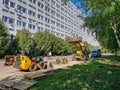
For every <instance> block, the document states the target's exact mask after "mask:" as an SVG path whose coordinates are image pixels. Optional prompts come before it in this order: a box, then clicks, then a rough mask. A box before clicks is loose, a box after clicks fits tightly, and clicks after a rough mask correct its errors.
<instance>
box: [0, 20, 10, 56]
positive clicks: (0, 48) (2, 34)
mask: <svg viewBox="0 0 120 90" xmlns="http://www.w3.org/2000/svg"><path fill="white" fill-rule="evenodd" d="M8 44H9V35H8V32H7V28H6V26H5V25H4V23H3V22H2V21H1V20H0V56H2V55H3V54H4V53H5V51H6V50H7V48H8Z"/></svg>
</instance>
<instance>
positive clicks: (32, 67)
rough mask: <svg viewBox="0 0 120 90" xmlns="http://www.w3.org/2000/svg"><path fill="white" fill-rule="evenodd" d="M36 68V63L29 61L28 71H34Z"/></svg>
mask: <svg viewBox="0 0 120 90" xmlns="http://www.w3.org/2000/svg"><path fill="white" fill-rule="evenodd" d="M36 70H37V65H36V63H34V62H33V63H31V65H30V67H29V71H30V72H33V71H36Z"/></svg>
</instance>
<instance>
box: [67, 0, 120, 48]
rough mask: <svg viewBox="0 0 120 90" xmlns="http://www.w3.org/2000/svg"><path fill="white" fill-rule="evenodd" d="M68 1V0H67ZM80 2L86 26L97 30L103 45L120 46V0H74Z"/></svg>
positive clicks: (108, 46) (107, 46) (106, 46)
mask: <svg viewBox="0 0 120 90" xmlns="http://www.w3.org/2000/svg"><path fill="white" fill-rule="evenodd" d="M65 1H66V0H65ZM74 1H78V2H79V3H80V5H79V7H80V8H81V9H82V11H83V13H85V14H86V16H85V17H84V19H83V20H84V26H85V27H88V28H89V29H91V30H92V32H95V33H96V35H97V39H98V40H99V41H100V43H101V45H102V46H104V47H105V48H108V49H119V48H120V29H119V28H120V22H119V19H120V12H119V8H120V0H94V1H93V0H74Z"/></svg>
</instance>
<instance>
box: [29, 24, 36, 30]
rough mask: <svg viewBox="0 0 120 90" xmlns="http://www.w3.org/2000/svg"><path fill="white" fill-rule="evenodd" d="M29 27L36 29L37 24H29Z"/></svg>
mask: <svg viewBox="0 0 120 90" xmlns="http://www.w3.org/2000/svg"><path fill="white" fill-rule="evenodd" d="M28 28H29V29H32V30H35V28H36V26H35V25H32V24H28Z"/></svg>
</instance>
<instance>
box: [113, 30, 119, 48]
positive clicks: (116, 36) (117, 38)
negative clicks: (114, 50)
mask: <svg viewBox="0 0 120 90" xmlns="http://www.w3.org/2000/svg"><path fill="white" fill-rule="evenodd" d="M114 34H115V38H116V40H117V43H118V46H119V48H120V40H119V37H118V35H117V32H116V30H114Z"/></svg>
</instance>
